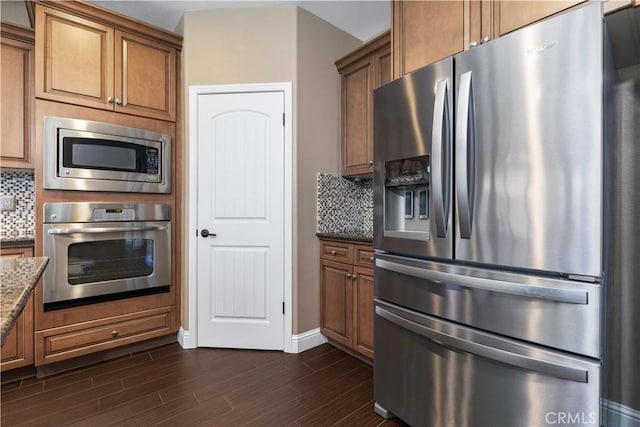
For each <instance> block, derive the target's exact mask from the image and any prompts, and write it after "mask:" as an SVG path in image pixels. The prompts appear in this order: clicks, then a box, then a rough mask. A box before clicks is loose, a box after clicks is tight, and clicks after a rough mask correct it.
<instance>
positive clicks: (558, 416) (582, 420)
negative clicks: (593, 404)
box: [544, 412, 598, 425]
mask: <svg viewBox="0 0 640 427" xmlns="http://www.w3.org/2000/svg"><path fill="white" fill-rule="evenodd" d="M544 420H545V421H546V422H547V424H551V425H563V424H564V425H577V424H587V425H588V424H596V423H597V420H598V418H597V417H596V413H595V412H547V413H546V414H545V416H544Z"/></svg>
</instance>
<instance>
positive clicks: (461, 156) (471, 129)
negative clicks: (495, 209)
mask: <svg viewBox="0 0 640 427" xmlns="http://www.w3.org/2000/svg"><path fill="white" fill-rule="evenodd" d="M456 117H457V123H456V195H457V199H458V219H459V221H460V237H461V238H463V239H470V238H471V227H472V218H473V194H474V191H475V189H474V182H475V181H474V180H475V145H476V133H475V118H474V107H473V87H472V84H471V71H467V72H466V73H464V74H462V75H461V76H460V96H459V98H458V110H457V114H456Z"/></svg>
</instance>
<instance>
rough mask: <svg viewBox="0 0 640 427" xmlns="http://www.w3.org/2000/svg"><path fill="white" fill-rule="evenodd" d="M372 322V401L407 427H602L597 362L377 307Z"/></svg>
mask: <svg viewBox="0 0 640 427" xmlns="http://www.w3.org/2000/svg"><path fill="white" fill-rule="evenodd" d="M374 321H375V328H374V333H375V346H376V363H375V365H374V371H375V372H374V377H375V382H374V399H375V401H376V403H377V404H378V405H380V406H382V407H383V408H384V409H386V410H388V411H390V412H392V413H393V414H394V415H397V416H398V417H400V418H401V419H402V420H404V421H405V422H407V423H409V424H411V425H416V426H417V425H428V426H435V427H439V426H460V427H465V426H469V427H472V426H473V427H475V426H524V425H527V426H539V425H550V424H556V423H557V421H558V417H559V416H563V417H565V422H563V423H562V424H566V425H583V424H589V425H599V408H600V402H599V391H600V366H599V362H597V361H593V360H591V359H587V358H580V357H577V356H571V355H567V354H566V353H560V352H553V351H550V350H548V349H545V348H544V347H539V346H533V345H526V344H523V343H520V342H517V341H514V340H509V339H506V338H502V337H500V336H498V335H492V334H488V333H483V332H479V331H476V330H473V329H470V328H466V327H463V326H459V325H456V324H454V323H450V322H446V321H442V320H438V319H436V318H434V317H430V316H426V315H422V314H419V313H417V312H413V311H410V310H406V309H402V308H400V307H397V306H394V305H391V304H386V303H383V302H381V301H378V300H376V315H375V320H374ZM398 349H402V351H398ZM567 414H570V415H571V420H573V421H569V422H566V421H567Z"/></svg>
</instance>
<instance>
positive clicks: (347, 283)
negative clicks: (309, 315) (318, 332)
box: [320, 261, 353, 347]
mask: <svg viewBox="0 0 640 427" xmlns="http://www.w3.org/2000/svg"><path fill="white" fill-rule="evenodd" d="M320 265H321V276H320V293H321V296H320V298H321V300H320V301H321V304H322V307H321V315H322V333H323V334H325V335H326V336H327V337H328V338H331V339H333V340H335V341H336V342H338V343H340V344H343V345H346V346H348V347H351V346H352V341H353V339H352V338H353V281H352V280H351V274H352V267H351V266H349V265H346V264H340V263H337V262H331V261H322V262H321V264H320Z"/></svg>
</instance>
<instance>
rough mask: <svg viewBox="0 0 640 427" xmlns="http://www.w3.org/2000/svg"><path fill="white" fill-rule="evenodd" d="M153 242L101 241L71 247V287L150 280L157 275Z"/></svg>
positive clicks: (147, 240)
mask: <svg viewBox="0 0 640 427" xmlns="http://www.w3.org/2000/svg"><path fill="white" fill-rule="evenodd" d="M153 267H154V252H153V240H152V239H119V240H100V241H96V242H83V243H73V244H71V245H69V257H68V265H67V270H68V277H67V280H68V282H69V284H71V285H82V284H87V283H96V282H106V281H109V280H120V279H130V278H135V277H146V276H150V275H151V274H153Z"/></svg>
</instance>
